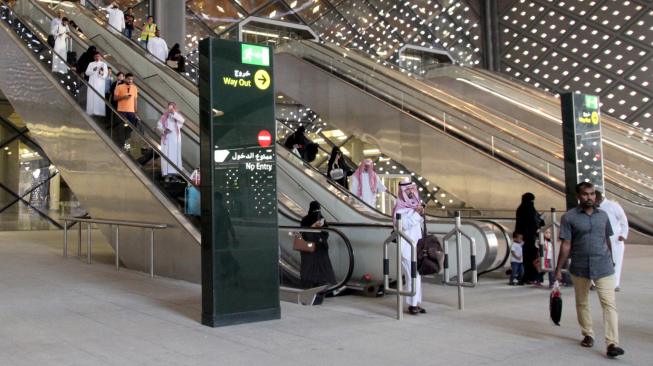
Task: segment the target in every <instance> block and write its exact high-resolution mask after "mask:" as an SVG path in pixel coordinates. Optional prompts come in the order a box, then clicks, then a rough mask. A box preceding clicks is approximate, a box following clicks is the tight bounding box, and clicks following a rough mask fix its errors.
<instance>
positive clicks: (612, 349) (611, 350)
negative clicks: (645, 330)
mask: <svg viewBox="0 0 653 366" xmlns="http://www.w3.org/2000/svg"><path fill="white" fill-rule="evenodd" d="M624 353H626V352H625V351H624V349H623V348H621V347H619V346H617V345H614V344H611V345H609V346H608V351H607V352H606V354H607V355H608V357H610V358H614V357H617V356H621V355H623V354H624Z"/></svg>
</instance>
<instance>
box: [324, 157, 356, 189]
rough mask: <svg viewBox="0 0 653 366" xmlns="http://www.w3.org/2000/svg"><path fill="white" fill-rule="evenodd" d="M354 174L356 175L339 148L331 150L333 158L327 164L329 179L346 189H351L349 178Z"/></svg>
mask: <svg viewBox="0 0 653 366" xmlns="http://www.w3.org/2000/svg"><path fill="white" fill-rule="evenodd" d="M352 174H354V172H353V170H352V169H351V168H350V167H349V165H347V163H346V162H345V159H344V157H343V155H342V151H341V150H340V149H339V148H337V147H334V148H333V149H332V150H331V157H330V158H329V163H328V164H327V177H328V178H330V179H332V180H334V181H335V182H336V183H338V184H340V185H341V186H343V187H344V188H345V189H349V181H348V177H349V176H350V175H352Z"/></svg>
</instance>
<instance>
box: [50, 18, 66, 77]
mask: <svg viewBox="0 0 653 366" xmlns="http://www.w3.org/2000/svg"><path fill="white" fill-rule="evenodd" d="M52 34H53V35H54V47H53V48H54V52H55V53H56V55H52V71H53V72H58V73H61V74H66V73H68V66H67V65H66V60H67V57H68V43H69V40H70V29H69V28H68V18H65V17H64V18H63V19H61V23H58V24H57V25H56V27H55V28H54V29H53V30H52ZM57 56H58V57H57Z"/></svg>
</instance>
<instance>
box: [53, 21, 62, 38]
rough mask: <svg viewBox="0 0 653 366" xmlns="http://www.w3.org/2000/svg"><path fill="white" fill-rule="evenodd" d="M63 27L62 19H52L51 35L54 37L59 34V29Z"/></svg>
mask: <svg viewBox="0 0 653 366" xmlns="http://www.w3.org/2000/svg"><path fill="white" fill-rule="evenodd" d="M59 25H61V19H60V18H52V20H51V21H50V34H52V35H53V36H54V35H56V34H57V27H58V26H59Z"/></svg>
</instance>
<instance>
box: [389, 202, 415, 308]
mask: <svg viewBox="0 0 653 366" xmlns="http://www.w3.org/2000/svg"><path fill="white" fill-rule="evenodd" d="M401 227H402V226H401V214H397V216H396V220H395V224H394V232H393V233H392V234H390V236H389V237H388V238H387V239H386V240H385V242H383V287H384V289H385V292H387V293H391V294H392V293H394V294H396V295H397V320H402V319H403V317H404V309H403V307H404V306H403V302H402V299H401V297H402V296H415V294H416V293H417V243H415V242H414V241H413V240H412V239H411V238H410V237H409V236H408V235H407V234H406V233H405V232H404V231H403V230H402V229H401ZM402 238H403V239H404V240H406V242H407V243H408V245H410V278H411V279H412V281H411V283H410V291H404V290H403V284H402V281H401V272H402V271H401V259H402V255H401V246H402V242H401V239H402ZM392 242H395V243H396V244H397V268H396V271H397V272H396V275H397V277H396V279H397V287H396V288H394V289H393V288H391V287H390V257H389V256H388V246H389V245H390V243H392Z"/></svg>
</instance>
